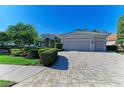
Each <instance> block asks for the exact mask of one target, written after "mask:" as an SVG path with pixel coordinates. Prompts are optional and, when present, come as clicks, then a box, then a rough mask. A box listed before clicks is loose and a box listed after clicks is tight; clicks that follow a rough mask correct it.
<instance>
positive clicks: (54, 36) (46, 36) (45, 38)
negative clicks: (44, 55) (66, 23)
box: [41, 33, 61, 47]
mask: <svg viewBox="0 0 124 93" xmlns="http://www.w3.org/2000/svg"><path fill="white" fill-rule="evenodd" d="M60 36H61V34H50V33H46V34H42V35H41V38H42V40H43V42H42V46H43V47H44V46H47V47H48V46H50V45H51V44H49V43H50V42H51V41H53V40H54V41H55V40H60V39H59V37H60Z"/></svg>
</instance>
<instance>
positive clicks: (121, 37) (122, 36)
mask: <svg viewBox="0 0 124 93" xmlns="http://www.w3.org/2000/svg"><path fill="white" fill-rule="evenodd" d="M117 43H118V44H120V45H121V46H122V48H124V15H122V16H121V17H120V18H119V20H118V23H117Z"/></svg>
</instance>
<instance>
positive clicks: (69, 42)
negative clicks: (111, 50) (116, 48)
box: [60, 31, 108, 51]
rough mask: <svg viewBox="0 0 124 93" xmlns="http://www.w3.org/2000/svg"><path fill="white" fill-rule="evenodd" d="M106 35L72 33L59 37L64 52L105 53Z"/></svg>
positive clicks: (98, 33)
mask: <svg viewBox="0 0 124 93" xmlns="http://www.w3.org/2000/svg"><path fill="white" fill-rule="evenodd" d="M107 36H108V34H107V33H102V32H88V31H74V32H70V33H67V34H63V35H61V36H60V39H61V42H62V44H63V49H64V50H76V51H106V37H107Z"/></svg>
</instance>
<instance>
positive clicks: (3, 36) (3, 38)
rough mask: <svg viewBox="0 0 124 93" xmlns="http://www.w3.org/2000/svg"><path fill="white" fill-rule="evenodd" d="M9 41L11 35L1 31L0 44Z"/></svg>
mask: <svg viewBox="0 0 124 93" xmlns="http://www.w3.org/2000/svg"><path fill="white" fill-rule="evenodd" d="M8 41H9V36H8V35H7V33H6V32H0V44H1V45H4V44H5V43H7V42H8Z"/></svg>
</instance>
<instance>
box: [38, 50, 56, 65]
mask: <svg viewBox="0 0 124 93" xmlns="http://www.w3.org/2000/svg"><path fill="white" fill-rule="evenodd" d="M38 53H39V56H40V61H41V63H43V65H45V66H50V65H52V64H54V62H55V59H56V58H57V53H58V52H57V49H55V48H49V49H40V50H39V51H38Z"/></svg>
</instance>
